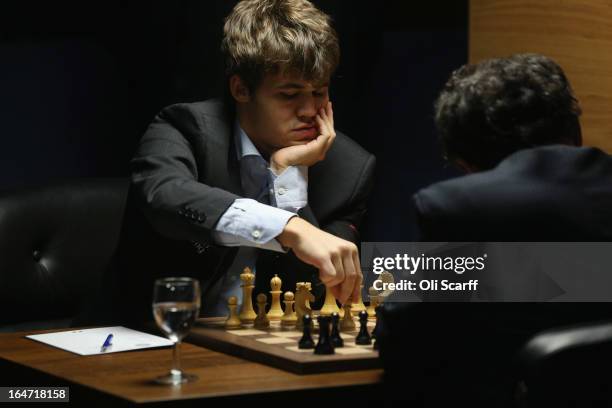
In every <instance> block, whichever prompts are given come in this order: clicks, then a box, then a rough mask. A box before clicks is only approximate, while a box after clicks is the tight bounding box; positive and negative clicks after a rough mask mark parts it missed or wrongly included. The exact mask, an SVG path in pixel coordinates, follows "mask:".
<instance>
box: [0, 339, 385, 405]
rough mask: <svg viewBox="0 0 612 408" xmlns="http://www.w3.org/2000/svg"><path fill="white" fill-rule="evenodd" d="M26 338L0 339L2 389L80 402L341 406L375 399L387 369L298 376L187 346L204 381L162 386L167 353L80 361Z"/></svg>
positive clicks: (187, 365)
mask: <svg viewBox="0 0 612 408" xmlns="http://www.w3.org/2000/svg"><path fill="white" fill-rule="evenodd" d="M26 334H32V333H31V332H27V333H26V332H22V333H9V334H1V335H0V377H1V378H2V383H1V384H0V385H2V386H69V387H70V401H71V403H75V402H76V403H79V405H80V404H83V405H85V404H88V405H91V404H94V405H96V406H99V405H100V406H101V405H104V406H113V407H115V406H126V405H128V406H129V405H133V404H147V406H154V405H168V403H169V402H171V405H172V406H176V405H180V406H189V405H194V406H195V405H197V406H200V407H202V406H206V407H210V406H215V405H220V404H221V403H222V404H227V403H230V404H231V403H246V404H249V406H250V405H251V404H256V403H257V404H261V403H263V404H266V405H265V406H270V405H269V404H276V403H284V404H289V405H284V406H286V407H287V408H292V407H294V406H309V407H315V408H316V407H317V405H320V403H319V402H317V401H318V400H317V399H313V398H323V399H324V401H325V402H328V403H330V404H332V403H333V404H334V405H335V404H341V405H346V404H347V403H348V402H349V401H350V402H352V401H353V400H354V401H355V402H357V401H361V402H364V401H367V400H370V401H372V402H374V401H376V399H377V398H376V395H377V391H378V390H379V385H380V382H381V378H382V370H380V369H374V370H359V371H347V372H336V373H326V374H309V375H298V374H293V373H290V372H287V371H283V370H280V369H276V368H273V367H269V366H266V365H263V364H258V363H254V362H250V361H246V360H243V359H241V358H238V357H233V356H229V355H226V354H223V353H218V352H214V351H211V350H209V349H206V348H203V347H198V346H194V345H191V344H183V345H182V359H181V361H182V365H183V369H184V370H185V371H186V372H189V373H192V374H196V375H197V376H198V377H199V380H198V381H197V382H195V383H191V384H185V385H182V386H180V387H172V386H161V385H156V384H154V383H152V381H151V379H153V378H155V377H156V376H158V375H161V374H164V373H165V372H167V371H168V369H169V367H170V365H171V358H172V352H171V350H170V349H168V348H165V349H152V350H139V351H130V352H122V353H112V354H105V355H96V356H79V355H76V354H73V353H70V352H67V351H64V350H60V349H56V348H54V347H51V346H48V345H45V344H42V343H39V342H36V341H33V340H30V339H27V338H25V337H24V336H25V335H26ZM203 402H206V405H203V404H202V403H203ZM212 403H214V404H212ZM109 404H112V405H109ZM246 407H247V406H246V405H245V408H246Z"/></svg>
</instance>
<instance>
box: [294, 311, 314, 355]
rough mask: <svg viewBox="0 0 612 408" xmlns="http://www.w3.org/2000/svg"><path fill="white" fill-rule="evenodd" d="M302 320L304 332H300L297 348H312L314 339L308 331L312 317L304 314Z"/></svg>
mask: <svg viewBox="0 0 612 408" xmlns="http://www.w3.org/2000/svg"><path fill="white" fill-rule="evenodd" d="M302 321H303V322H304V334H302V338H301V339H300V341H299V342H298V348H299V349H311V348H314V345H315V344H314V340H312V334H311V333H310V330H311V328H312V318H311V317H310V315H304V317H303V320H302Z"/></svg>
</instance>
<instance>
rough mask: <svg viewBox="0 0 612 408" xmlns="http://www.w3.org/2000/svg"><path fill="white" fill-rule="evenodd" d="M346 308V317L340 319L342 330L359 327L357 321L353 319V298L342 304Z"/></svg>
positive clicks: (346, 330)
mask: <svg viewBox="0 0 612 408" xmlns="http://www.w3.org/2000/svg"><path fill="white" fill-rule="evenodd" d="M342 308H343V309H344V317H343V318H342V320H341V321H340V331H343V332H350V331H354V330H355V329H356V328H357V325H355V321H354V320H353V315H352V314H351V308H352V302H351V300H350V299H349V300H347V301H346V303H345V304H344V305H342Z"/></svg>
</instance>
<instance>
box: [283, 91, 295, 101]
mask: <svg viewBox="0 0 612 408" xmlns="http://www.w3.org/2000/svg"><path fill="white" fill-rule="evenodd" d="M280 95H281V96H282V97H283V98H285V99H293V98H295V97H296V96H297V93H286V92H282V93H281V94H280Z"/></svg>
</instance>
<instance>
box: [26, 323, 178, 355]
mask: <svg viewBox="0 0 612 408" xmlns="http://www.w3.org/2000/svg"><path fill="white" fill-rule="evenodd" d="M109 334H112V335H113V339H112V346H110V347H108V348H107V349H106V350H102V345H103V344H104V341H105V340H106V338H107V336H108V335H109ZM26 337H27V338H29V339H32V340H36V341H40V342H42V343H45V344H49V345H50V346H54V347H57V348H60V349H62V350H66V351H70V352H72V353H76V354H79V355H82V356H91V355H94V354H108V353H116V352H118V351H127V350H138V349H145V348H151V347H166V346H172V345H173V344H174V343H172V342H171V341H170V340H168V339H166V338H163V337H159V336H154V335H152V334H148V333H143V332H139V331H136V330H132V329H128V328H127V327H122V326H113V327H97V328H94V329H82V330H70V331H63V332H56V333H45V334H31V335H29V336H26Z"/></svg>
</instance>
